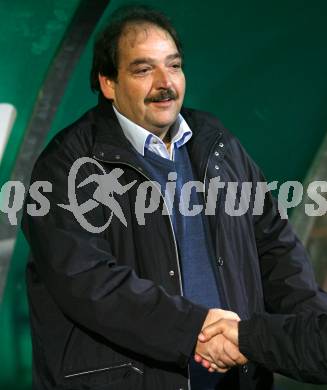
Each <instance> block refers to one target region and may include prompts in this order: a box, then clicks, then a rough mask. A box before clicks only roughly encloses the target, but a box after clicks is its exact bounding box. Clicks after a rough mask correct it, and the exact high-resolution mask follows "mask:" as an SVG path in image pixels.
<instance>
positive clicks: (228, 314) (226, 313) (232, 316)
mask: <svg viewBox="0 0 327 390" xmlns="http://www.w3.org/2000/svg"><path fill="white" fill-rule="evenodd" d="M220 314H221V318H222V319H225V320H235V321H240V320H241V319H240V317H239V315H238V314H237V313H235V312H233V311H230V310H222V309H220Z"/></svg>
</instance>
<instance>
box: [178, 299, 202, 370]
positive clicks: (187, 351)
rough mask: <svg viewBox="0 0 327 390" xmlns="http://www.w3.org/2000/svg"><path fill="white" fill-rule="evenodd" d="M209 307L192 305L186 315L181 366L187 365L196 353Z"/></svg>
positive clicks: (181, 337)
mask: <svg viewBox="0 0 327 390" xmlns="http://www.w3.org/2000/svg"><path fill="white" fill-rule="evenodd" d="M208 311H209V309H208V308H206V307H204V306H201V305H194V304H193V305H192V309H191V310H190V312H189V313H188V315H187V316H186V318H185V320H184V323H183V324H182V326H181V328H179V331H180V340H181V343H180V345H179V347H180V359H179V361H178V364H179V365H180V366H181V367H185V366H187V364H188V362H189V359H190V358H191V357H192V356H193V355H194V349H195V346H196V343H197V339H198V335H199V333H200V332H201V329H202V327H203V323H204V321H205V319H206V317H207V314H208Z"/></svg>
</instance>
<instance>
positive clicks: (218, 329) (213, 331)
mask: <svg viewBox="0 0 327 390" xmlns="http://www.w3.org/2000/svg"><path fill="white" fill-rule="evenodd" d="M223 321H224V320H219V321H217V322H214V323H212V324H210V325H208V326H206V327H205V328H204V329H202V330H201V332H200V334H199V336H198V339H199V340H200V341H202V342H206V341H209V340H210V339H211V338H212V337H214V336H216V335H217V334H220V333H223V332H224V330H225V325H224V322H223Z"/></svg>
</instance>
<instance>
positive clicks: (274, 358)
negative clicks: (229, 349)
mask: <svg viewBox="0 0 327 390" xmlns="http://www.w3.org/2000/svg"><path fill="white" fill-rule="evenodd" d="M239 347H240V349H241V351H242V352H243V353H244V354H245V355H246V356H247V357H248V358H249V359H251V360H254V361H256V362H258V363H260V364H263V365H265V367H269V368H270V369H271V370H273V371H278V372H279V373H281V374H285V375H288V376H291V377H292V378H294V379H297V380H301V381H305V382H312V383H327V313H316V312H310V311H309V312H305V313H299V314H292V315H285V314H284V315H283V314H267V313H260V314H255V315H253V316H252V317H251V318H250V319H249V320H244V321H241V322H240V323H239Z"/></svg>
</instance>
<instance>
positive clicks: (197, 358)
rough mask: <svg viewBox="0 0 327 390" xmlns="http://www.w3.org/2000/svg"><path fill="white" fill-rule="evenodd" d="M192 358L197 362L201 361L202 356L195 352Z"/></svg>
mask: <svg viewBox="0 0 327 390" xmlns="http://www.w3.org/2000/svg"><path fill="white" fill-rule="evenodd" d="M194 360H195V361H196V362H197V363H201V362H202V357H201V356H200V355H199V354H197V353H196V354H195V355H194Z"/></svg>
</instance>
